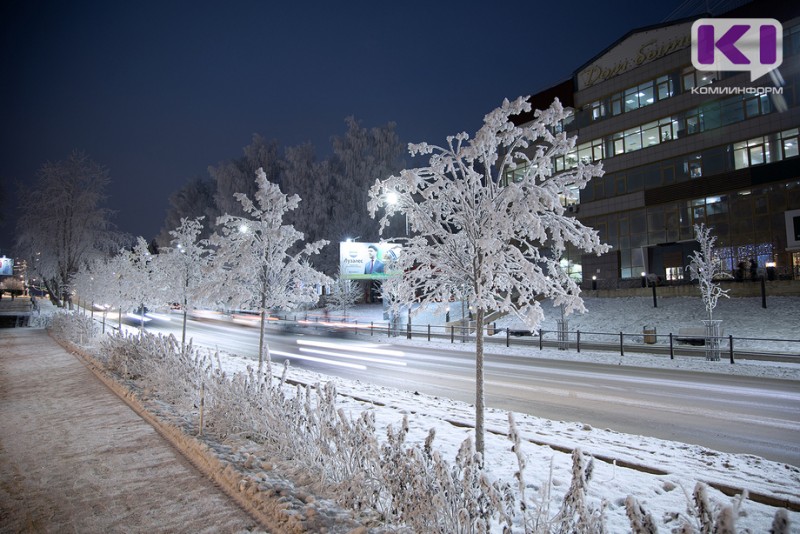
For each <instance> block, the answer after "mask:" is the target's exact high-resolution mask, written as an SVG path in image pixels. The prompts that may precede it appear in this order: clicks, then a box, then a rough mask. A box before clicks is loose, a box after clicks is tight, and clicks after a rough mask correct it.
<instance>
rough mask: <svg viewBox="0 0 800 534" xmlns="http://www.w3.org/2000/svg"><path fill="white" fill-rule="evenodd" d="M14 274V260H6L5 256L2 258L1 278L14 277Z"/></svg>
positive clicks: (0, 260)
mask: <svg viewBox="0 0 800 534" xmlns="http://www.w3.org/2000/svg"><path fill="white" fill-rule="evenodd" d="M13 274H14V259H13V258H6V257H5V256H3V257H2V258H0V276H13Z"/></svg>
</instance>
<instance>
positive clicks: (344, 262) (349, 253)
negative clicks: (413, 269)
mask: <svg viewBox="0 0 800 534" xmlns="http://www.w3.org/2000/svg"><path fill="white" fill-rule="evenodd" d="M401 251H402V247H401V246H400V245H397V244H395V243H356V242H354V241H344V242H341V243H339V272H340V273H341V277H342V278H344V279H347V280H382V279H385V278H388V277H389V276H391V275H393V274H396V271H395V269H394V264H395V261H397V258H399V257H400V253H401Z"/></svg>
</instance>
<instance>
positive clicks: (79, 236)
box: [17, 152, 119, 305]
mask: <svg viewBox="0 0 800 534" xmlns="http://www.w3.org/2000/svg"><path fill="white" fill-rule="evenodd" d="M109 182H110V179H109V175H108V171H107V170H106V169H105V168H104V167H101V166H100V165H98V164H97V163H95V162H94V161H92V160H91V159H90V158H89V157H88V156H86V155H85V154H83V153H80V152H73V153H72V154H70V156H69V158H67V160H65V161H60V162H57V163H46V164H45V165H44V166H42V168H41V170H40V172H39V178H38V180H37V182H36V183H35V184H34V186H33V187H32V188H26V189H25V190H24V191H22V190H21V191H20V195H19V198H20V210H21V215H20V217H19V219H18V221H17V236H18V237H17V239H18V242H17V246H18V249H19V251H20V252H21V253H22V255H23V256H25V257H27V258H29V265H31V266H32V267H33V268H34V269H35V270H36V271H37V272H38V274H39V275H40V276H41V277H42V280H43V281H44V284H45V287H46V289H47V291H48V293H49V294H50V297H51V299H52V300H53V301H54V302H56V303H58V304H59V305H62V303H63V302H64V301H65V300H66V301H69V300H70V284H71V283H72V277H73V275H74V274H75V273H76V272H78V270H79V269H80V268H81V267H82V266H83V265H85V264H86V263H87V262H88V261H89V260H91V259H92V258H93V257H95V256H96V255H97V254H99V253H100V251H105V250H110V249H111V248H112V247H113V246H115V245H118V243H119V242H118V240H116V239H115V234H114V233H113V232H112V231H111V223H110V222H109V217H110V216H111V211H110V210H108V209H107V208H104V207H102V205H103V202H104V201H105V200H106V194H105V190H106V187H107V186H108V184H109Z"/></svg>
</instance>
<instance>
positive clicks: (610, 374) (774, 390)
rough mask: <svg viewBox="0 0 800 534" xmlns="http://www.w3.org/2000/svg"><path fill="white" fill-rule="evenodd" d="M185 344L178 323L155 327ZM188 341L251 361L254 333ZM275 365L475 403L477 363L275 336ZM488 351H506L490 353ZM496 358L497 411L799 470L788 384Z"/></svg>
mask: <svg viewBox="0 0 800 534" xmlns="http://www.w3.org/2000/svg"><path fill="white" fill-rule="evenodd" d="M148 330H150V331H151V332H154V333H155V332H164V333H166V332H172V333H174V334H175V335H176V336H178V337H180V326H179V322H173V323H170V324H160V325H149V326H148ZM187 335H188V336H190V337H192V338H193V339H194V343H195V344H198V345H206V346H209V347H213V348H218V349H220V350H225V351H227V352H231V353H235V354H238V355H240V356H244V357H251V358H255V357H256V355H257V349H258V329H256V328H246V327H240V326H231V325H223V324H219V323H213V322H194V321H192V322H190V325H189V331H188V334H187ZM269 342H270V348H271V350H272V355H273V360H274V361H276V362H282V361H283V360H284V359H286V358H289V359H290V360H291V363H292V365H293V366H295V367H301V368H307V369H310V370H313V371H317V372H320V373H325V374H328V375H335V376H340V377H343V378H347V379H355V380H361V381H366V382H371V383H373V384H376V385H381V386H389V387H396V388H401V389H408V390H412V391H419V392H422V393H427V394H431V395H439V396H445V397H448V398H452V399H454V400H459V401H465V402H473V401H474V355H473V354H472V353H470V352H462V351H457V350H450V348H449V347H448V345H447V344H443V345H441V346H436V347H435V348H434V349H429V348H420V347H416V346H408V345H403V344H397V345H389V344H386V343H380V342H378V338H370V337H368V336H365V337H363V338H361V339H355V340H353V339H335V338H321V337H316V336H303V335H301V336H296V335H270V336H269ZM488 350H493V351H494V350H502V349H496V348H491V347H490V348H489V349H488ZM531 354H532V355H531V356H519V355H507V354H497V353H492V354H489V355H487V357H486V368H485V377H486V401H487V405H488V406H489V407H492V408H499V409H504V410H512V411H516V412H522V413H529V414H532V415H535V416H538V417H543V418H547V419H551V420H557V421H559V420H560V421H578V422H582V423H584V424H588V425H591V426H592V427H595V428H608V429H612V430H616V431H618V432H623V433H627V434H634V435H645V436H651V437H657V438H662V439H668V440H673V441H679V442H684V443H691V444H697V445H702V446H705V447H709V448H711V449H715V450H720V451H728V452H735V453H746V454H754V455H757V456H762V457H764V458H766V459H769V460H774V461H779V462H785V463H790V464H792V465H796V466H800V383H798V382H796V381H791V380H778V379H767V378H753V377H746V376H732V375H722V374H710V373H697V372H691V371H682V370H672V369H646V368H639V367H629V366H623V365H607V364H598V363H587V362H575V361H559V360H552V359H539V358H536V357H535V354H536V352H532V353H531Z"/></svg>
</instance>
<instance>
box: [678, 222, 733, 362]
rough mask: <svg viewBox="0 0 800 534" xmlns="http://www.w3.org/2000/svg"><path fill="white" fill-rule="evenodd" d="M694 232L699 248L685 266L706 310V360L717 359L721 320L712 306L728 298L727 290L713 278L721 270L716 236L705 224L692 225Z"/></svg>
mask: <svg viewBox="0 0 800 534" xmlns="http://www.w3.org/2000/svg"><path fill="white" fill-rule="evenodd" d="M694 232H695V237H696V239H697V242H698V243H699V244H700V250H695V251H694V252H693V253H692V255H691V256H690V257H689V258H690V262H689V265H688V266H687V267H686V268H687V269H688V270H689V276H690V277H691V279H692V280H697V281H698V282H699V284H700V295H701V296H702V297H703V303H704V304H705V306H706V311H707V312H708V319H707V320H705V321H703V324H704V325H705V327H706V339H705V347H706V360H712V361H717V360H719V358H720V354H719V352H720V335H721V329H720V324H721V322H722V321H719V320H714V308H716V307H717V301H718V300H719V298H720V297H725V298H728V295H727V293H728V290H727V289H722V288H721V287H720V286H719V284H718V283H717V282H716V281H715V280H714V278H715V277H716V276H717V275H718V274H719V273H720V272H721V269H720V266H719V259H718V257H717V253H716V251H715V249H714V244H715V243H716V241H717V238H716V237H714V236H712V235H711V228H707V227H706V225H705V224H700V225H697V224H696V225H694Z"/></svg>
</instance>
